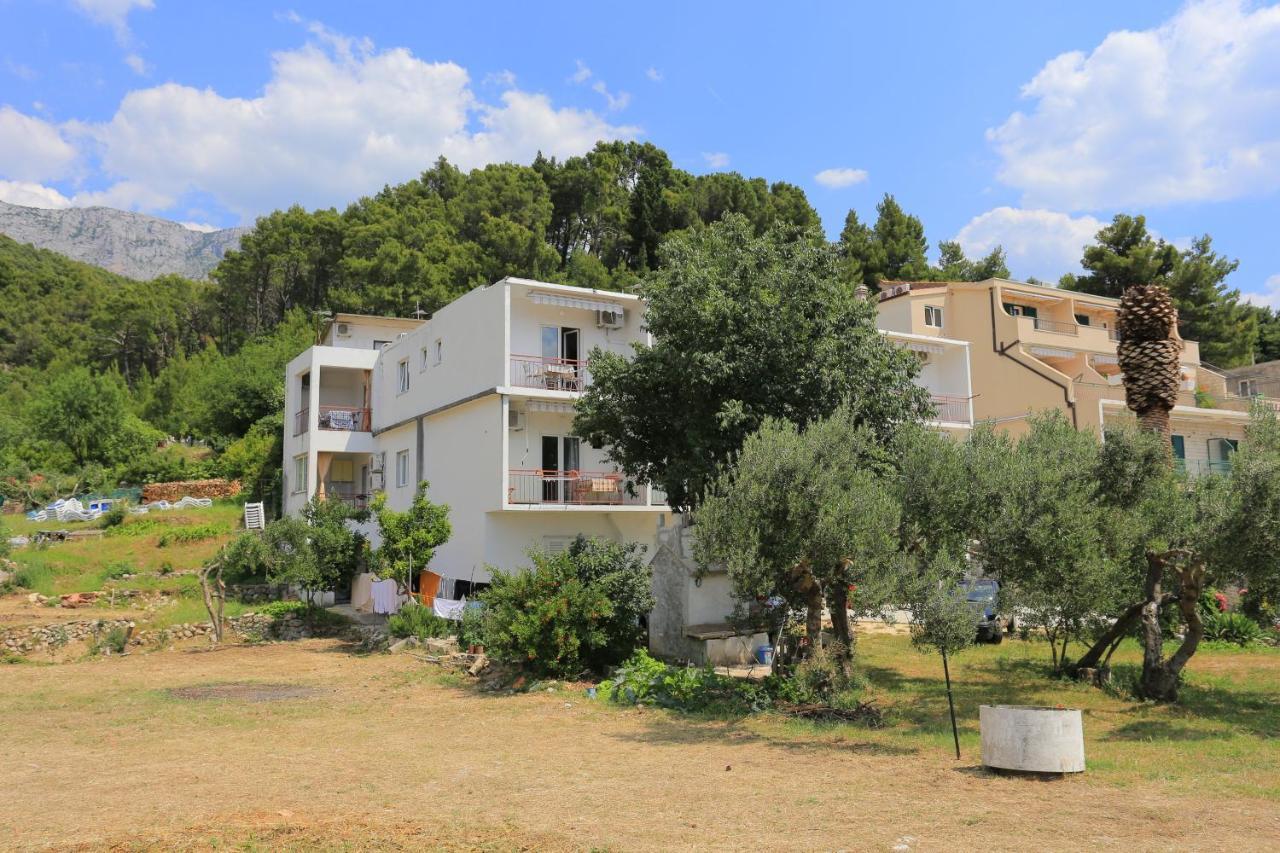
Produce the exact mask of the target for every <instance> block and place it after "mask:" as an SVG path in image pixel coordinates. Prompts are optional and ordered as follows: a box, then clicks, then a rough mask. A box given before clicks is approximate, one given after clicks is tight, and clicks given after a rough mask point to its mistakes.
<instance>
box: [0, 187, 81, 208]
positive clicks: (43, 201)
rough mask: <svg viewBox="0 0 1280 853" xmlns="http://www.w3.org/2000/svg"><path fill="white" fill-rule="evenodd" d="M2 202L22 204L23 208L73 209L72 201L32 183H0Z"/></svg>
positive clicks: (0, 198) (56, 192)
mask: <svg viewBox="0 0 1280 853" xmlns="http://www.w3.org/2000/svg"><path fill="white" fill-rule="evenodd" d="M0 201H5V202H8V203H9V204H20V205H22V206H23V207H43V208H47V209H49V210H61V209H62V208H64V207H71V199H69V198H67V197H66V196H65V195H63V194H62V193H60V192H58V191H57V190H55V189H53V188H52V187H46V186H43V185H41V184H36V183H31V182H30V181H0Z"/></svg>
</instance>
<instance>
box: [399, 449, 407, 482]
mask: <svg viewBox="0 0 1280 853" xmlns="http://www.w3.org/2000/svg"><path fill="white" fill-rule="evenodd" d="M396 485H397V486H400V487H404V486H407V485H409V451H407V450H401V451H400V452H399V453H397V454H396Z"/></svg>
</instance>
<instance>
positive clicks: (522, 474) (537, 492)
mask: <svg viewBox="0 0 1280 853" xmlns="http://www.w3.org/2000/svg"><path fill="white" fill-rule="evenodd" d="M507 478H508V479H507V502H508V503H513V504H564V505H566V506H646V505H647V504H648V490H647V489H646V488H645V487H643V486H638V487H636V488H635V489H634V492H635V494H632V493H631V492H632V491H633V490H631V489H628V488H627V480H626V478H625V477H623V476H622V474H620V473H618V472H617V471H551V470H545V469H538V468H533V469H524V468H514V469H512V470H511V471H510V472H508V475H507Z"/></svg>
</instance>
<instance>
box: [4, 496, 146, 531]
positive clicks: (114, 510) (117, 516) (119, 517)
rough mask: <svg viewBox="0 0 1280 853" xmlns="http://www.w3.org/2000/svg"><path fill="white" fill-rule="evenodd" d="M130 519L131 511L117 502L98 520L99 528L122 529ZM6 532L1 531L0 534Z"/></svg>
mask: <svg viewBox="0 0 1280 853" xmlns="http://www.w3.org/2000/svg"><path fill="white" fill-rule="evenodd" d="M128 517H129V511H128V510H127V509H125V506H124V504H123V503H120V502H119V501H117V502H116V503H114V504H112V505H111V509H109V510H107V511H106V512H105V513H103V514H102V517H101V518H99V519H98V526H99V527H101V528H102V529H104V530H110V529H111V528H113V527H120V526H121V525H122V524H124V522H125V519H127V518H128ZM3 532H4V531H3V530H2V529H0V533H3Z"/></svg>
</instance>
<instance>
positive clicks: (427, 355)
mask: <svg viewBox="0 0 1280 853" xmlns="http://www.w3.org/2000/svg"><path fill="white" fill-rule="evenodd" d="M430 366H431V347H423V348H422V365H421V367H419V368H418V370H419V372H421V371H423V370H426V369H427V368H428V367H430Z"/></svg>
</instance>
